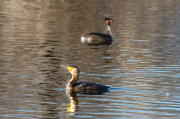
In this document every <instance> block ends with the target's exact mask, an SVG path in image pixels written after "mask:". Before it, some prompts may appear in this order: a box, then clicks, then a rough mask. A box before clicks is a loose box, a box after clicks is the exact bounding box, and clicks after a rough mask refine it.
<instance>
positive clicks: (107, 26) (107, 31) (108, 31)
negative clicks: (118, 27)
mask: <svg viewBox="0 0 180 119" xmlns="http://www.w3.org/2000/svg"><path fill="white" fill-rule="evenodd" d="M106 34H107V35H110V36H111V37H113V36H112V33H111V28H110V25H106Z"/></svg>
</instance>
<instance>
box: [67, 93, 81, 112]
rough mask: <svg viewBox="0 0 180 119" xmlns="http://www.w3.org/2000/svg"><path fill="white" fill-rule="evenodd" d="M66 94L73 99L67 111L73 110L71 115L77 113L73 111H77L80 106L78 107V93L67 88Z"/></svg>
mask: <svg viewBox="0 0 180 119" xmlns="http://www.w3.org/2000/svg"><path fill="white" fill-rule="evenodd" d="M66 94H67V95H68V97H69V98H70V100H71V103H70V105H69V107H68V110H67V112H72V113H70V115H75V113H73V112H77V109H78V107H77V105H78V99H77V97H76V94H75V93H74V92H73V90H66Z"/></svg>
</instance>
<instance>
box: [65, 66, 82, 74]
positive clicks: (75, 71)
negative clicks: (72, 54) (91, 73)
mask: <svg viewBox="0 0 180 119" xmlns="http://www.w3.org/2000/svg"><path fill="white" fill-rule="evenodd" d="M67 69H68V70H69V71H70V72H71V74H79V69H78V67H77V66H75V65H69V66H68V67H67Z"/></svg>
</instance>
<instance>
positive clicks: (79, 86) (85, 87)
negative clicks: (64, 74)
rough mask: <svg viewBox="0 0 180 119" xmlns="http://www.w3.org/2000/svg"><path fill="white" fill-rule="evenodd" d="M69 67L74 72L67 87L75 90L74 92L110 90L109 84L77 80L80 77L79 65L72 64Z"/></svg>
mask: <svg viewBox="0 0 180 119" xmlns="http://www.w3.org/2000/svg"><path fill="white" fill-rule="evenodd" d="M67 69H68V70H69V71H70V72H71V74H72V79H71V80H70V81H69V82H68V84H67V87H66V89H67V90H73V91H74V92H85V93H102V92H105V91H107V90H108V88H109V87H108V86H105V85H101V84H97V83H89V82H79V83H77V80H78V78H79V69H78V67H77V66H74V65H70V66H68V67H67Z"/></svg>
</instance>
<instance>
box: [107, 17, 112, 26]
mask: <svg viewBox="0 0 180 119" xmlns="http://www.w3.org/2000/svg"><path fill="white" fill-rule="evenodd" d="M105 21H106V25H108V26H110V24H111V23H113V20H112V19H111V18H105Z"/></svg>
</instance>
